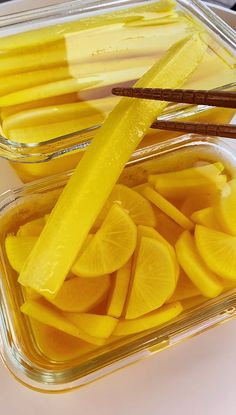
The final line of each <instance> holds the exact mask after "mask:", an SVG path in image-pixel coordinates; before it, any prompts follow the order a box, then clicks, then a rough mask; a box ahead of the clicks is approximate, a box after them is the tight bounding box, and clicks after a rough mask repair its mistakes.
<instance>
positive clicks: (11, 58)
mask: <svg viewBox="0 0 236 415" xmlns="http://www.w3.org/2000/svg"><path fill="white" fill-rule="evenodd" d="M186 29H189V23H188V24H187V23H186V22H185V21H181V20H180V21H179V22H177V23H174V24H171V25H168V29H167V27H166V25H160V26H150V27H144V28H139V27H137V28H133V27H131V28H128V27H124V26H123V24H121V23H120V24H117V25H112V26H110V27H109V26H107V27H100V28H98V29H96V31H94V30H91V29H88V30H86V31H84V32H78V33H71V34H68V35H67V36H66V38H65V39H63V38H62V41H61V42H58V43H57V44H52V45H48V47H45V48H42V49H39V50H37V49H36V50H33V51H30V52H29V51H26V53H21V54H10V55H8V54H7V55H6V56H5V55H2V56H1V55H0V76H2V75H9V74H16V73H20V72H27V71H32V70H39V69H43V68H50V67H57V66H62V65H66V64H67V65H69V66H70V65H74V64H80V63H82V64H83V63H87V62H88V61H89V60H91V62H93V61H94V60H95V61H96V59H104V60H109V59H116V60H117V61H118V60H119V59H124V58H127V57H131V56H141V55H142V56H147V55H154V54H155V53H160V54H163V53H164V52H165V50H166V49H167V48H169V47H170V46H171V45H173V42H174V41H178V40H180V39H183V37H184V36H185V35H186ZM160 38H161V42H160Z"/></svg>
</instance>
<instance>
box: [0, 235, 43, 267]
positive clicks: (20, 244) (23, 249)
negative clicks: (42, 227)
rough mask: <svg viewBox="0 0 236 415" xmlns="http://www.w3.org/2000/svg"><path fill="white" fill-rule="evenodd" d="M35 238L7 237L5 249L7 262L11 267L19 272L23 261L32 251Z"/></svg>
mask: <svg viewBox="0 0 236 415" xmlns="http://www.w3.org/2000/svg"><path fill="white" fill-rule="evenodd" d="M36 241H37V237H35V236H14V235H8V236H7V237H6V239H5V248H6V254H7V258H8V261H9V263H10V265H11V267H12V268H13V269H14V270H15V271H17V272H21V270H22V268H23V266H24V264H25V261H26V260H27V258H28V256H29V254H30V252H31V251H32V249H33V247H34V245H35V243H36Z"/></svg>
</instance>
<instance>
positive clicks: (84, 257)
mask: <svg viewBox="0 0 236 415" xmlns="http://www.w3.org/2000/svg"><path fill="white" fill-rule="evenodd" d="M136 239H137V228H136V225H135V224H134V222H133V220H132V219H131V218H130V216H129V214H128V213H127V212H126V211H125V210H124V209H123V208H122V207H120V206H119V205H117V204H114V205H112V207H111V209H110V211H109V213H108V215H107V216H106V219H105V220H104V222H103V224H102V226H101V228H100V229H99V230H98V231H97V233H96V234H95V235H94V236H93V237H92V238H91V241H90V242H89V243H88V245H87V247H86V248H85V250H84V251H83V252H82V254H81V255H80V256H79V258H78V259H77V261H76V262H75V264H74V265H73V267H72V272H73V273H74V274H76V275H78V276H81V277H98V276H101V275H106V274H111V273H112V272H114V271H116V270H118V269H119V268H121V267H122V266H123V265H124V264H125V263H126V262H127V261H128V260H129V258H130V257H131V255H132V254H133V252H134V249H135V245H136Z"/></svg>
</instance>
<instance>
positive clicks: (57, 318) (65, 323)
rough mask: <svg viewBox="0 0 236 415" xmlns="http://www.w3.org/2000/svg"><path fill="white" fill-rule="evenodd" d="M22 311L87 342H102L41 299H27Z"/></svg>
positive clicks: (102, 342) (96, 343)
mask: <svg viewBox="0 0 236 415" xmlns="http://www.w3.org/2000/svg"><path fill="white" fill-rule="evenodd" d="M20 309H21V311H22V313H24V314H26V315H27V316H28V317H31V318H33V319H35V320H37V321H40V323H43V324H46V325H47V326H50V327H54V328H55V329H57V330H60V331H63V332H64V333H67V334H70V335H71V336H74V337H77V338H79V339H82V340H84V341H86V342H88V343H91V344H95V345H97V346H101V345H103V344H104V340H103V339H97V338H95V337H92V336H89V335H88V334H87V333H85V332H84V331H83V330H81V329H79V328H78V327H76V326H75V325H74V324H73V323H72V322H71V321H70V320H68V319H67V318H66V317H65V315H63V314H62V313H61V312H60V311H59V310H56V308H53V307H51V306H50V304H47V303H46V301H44V300H43V299H41V300H28V301H26V302H25V303H24V304H23V305H22V306H21V308H20Z"/></svg>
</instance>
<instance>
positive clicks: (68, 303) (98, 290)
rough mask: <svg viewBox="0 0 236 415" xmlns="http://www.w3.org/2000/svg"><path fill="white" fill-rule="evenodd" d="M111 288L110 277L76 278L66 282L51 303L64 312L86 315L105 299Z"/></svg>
mask: <svg viewBox="0 0 236 415" xmlns="http://www.w3.org/2000/svg"><path fill="white" fill-rule="evenodd" d="M109 287H110V278H109V276H108V275H107V276H104V275H103V276H102V277H98V278H87V279H85V278H79V277H75V278H72V279H69V280H67V281H65V282H64V284H63V286H62V287H61V289H60V291H59V293H58V294H57V296H56V297H55V298H54V300H50V302H51V303H52V304H53V305H55V306H56V307H57V308H59V309H60V310H62V311H69V312H73V313H85V312H87V311H89V310H91V309H92V308H94V307H96V305H97V304H99V303H100V302H101V301H102V300H103V299H104V298H105V296H106V294H107V292H108V289H109Z"/></svg>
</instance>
